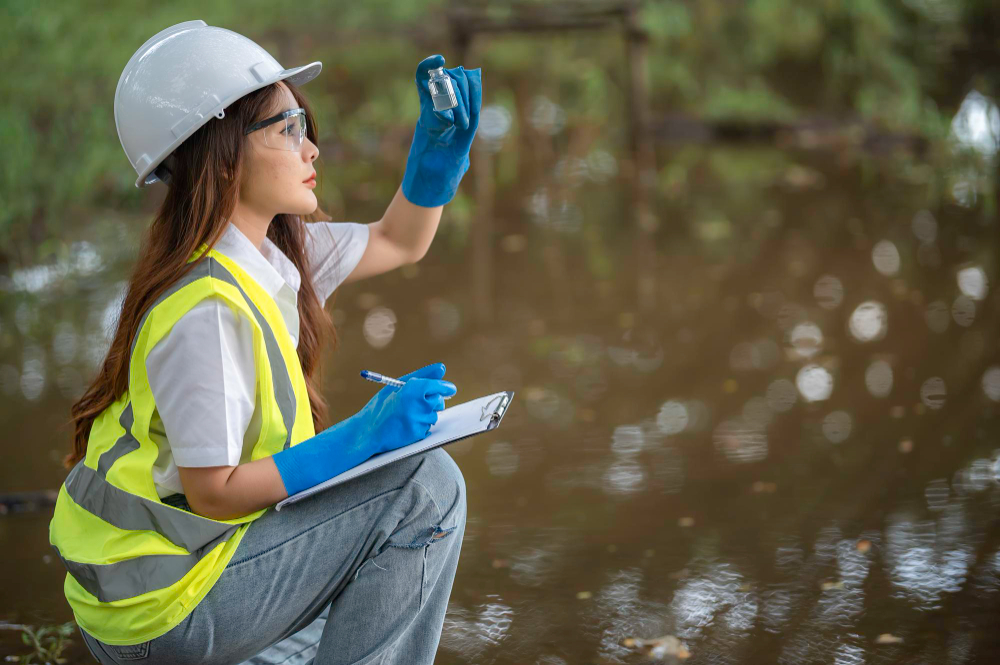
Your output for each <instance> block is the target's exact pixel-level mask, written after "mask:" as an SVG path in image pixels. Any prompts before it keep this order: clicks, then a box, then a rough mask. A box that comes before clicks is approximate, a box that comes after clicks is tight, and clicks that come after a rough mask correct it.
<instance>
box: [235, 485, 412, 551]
mask: <svg viewBox="0 0 1000 665" xmlns="http://www.w3.org/2000/svg"><path fill="white" fill-rule="evenodd" d="M401 489H403V488H402V487H396V488H393V489H391V490H386V491H385V492H382V493H381V494H376V495H375V496H373V497H371V498H370V499H368V500H367V501H363V502H361V503H359V504H358V505H356V506H353V507H351V508H348V509H347V510H344V511H342V512H339V513H337V514H336V515H333V516H332V517H329V518H327V519H325V520H323V521H322V522H317V523H316V524H313V525H312V526H311V527H309V528H308V529H306V530H305V531H300V532H298V533H297V534H295V535H294V536H292V537H291V538H288V539H286V540H283V541H281V542H280V543H277V544H275V545H272V546H271V547H269V548H267V549H266V550H264V551H263V552H258V553H257V554H254V555H253V556H251V557H247V558H246V559H240V560H238V561H232V562H230V563H229V565H228V566H226V568H236V567H237V566H241V565H243V564H244V563H247V562H250V561H253V560H254V559H256V558H257V557H260V556H263V555H265V554H267V553H268V552H271V551H273V550H276V549H278V548H279V547H282V546H284V545H287V544H288V543H290V542H292V541H293V540H295V539H296V538H298V537H299V536H303V535H305V534H307V533H309V532H310V531H312V530H313V529H315V528H317V527H321V526H323V525H324V524H326V523H328V522H330V521H332V520H335V519H337V518H338V517H340V516H341V515H344V514H345V513H349V512H351V511H352V510H354V509H355V508H360V507H361V506H364V505H366V504H368V503H371V502H372V501H374V500H375V499H378V498H379V497H382V496H385V495H386V494H389V493H390V492H398V491H399V490H401ZM251 524H252V522H251Z"/></svg>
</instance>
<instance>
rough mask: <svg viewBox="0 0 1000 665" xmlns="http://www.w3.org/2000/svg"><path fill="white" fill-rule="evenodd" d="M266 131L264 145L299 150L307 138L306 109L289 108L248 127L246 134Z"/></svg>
mask: <svg viewBox="0 0 1000 665" xmlns="http://www.w3.org/2000/svg"><path fill="white" fill-rule="evenodd" d="M257 130H263V131H264V145H266V146H267V147H268V148H276V149H278V150H291V151H293V152H294V151H298V150H301V149H302V143H303V142H304V141H305V138H306V110H305V109H302V108H299V109H289V110H287V111H284V112H282V113H279V114H278V115H276V116H273V117H271V118H268V119H267V120H261V121H260V122H257V123H254V124H252V125H250V126H249V127H247V129H246V131H245V132H244V134H250V133H251V132H256V131H257Z"/></svg>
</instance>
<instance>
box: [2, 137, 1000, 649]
mask: <svg viewBox="0 0 1000 665" xmlns="http://www.w3.org/2000/svg"><path fill="white" fill-rule="evenodd" d="M659 151H660V152H659V154H658V163H659V164H661V165H666V166H665V168H663V170H662V171H661V173H660V175H659V176H658V178H659V180H658V188H657V196H658V200H657V201H656V205H655V209H656V213H657V217H658V219H659V228H658V229H657V230H656V231H655V232H654V233H652V234H651V235H649V236H645V235H640V234H637V232H636V230H635V227H636V225H635V223H634V222H633V221H632V219H631V218H630V217H629V215H628V213H627V211H628V209H629V208H628V202H627V198H628V196H629V195H628V191H629V190H628V189H627V188H626V187H624V186H623V185H622V184H621V182H620V181H619V179H618V176H617V174H618V172H619V166H620V165H619V163H618V160H619V158H618V157H616V156H613V155H610V154H608V153H606V152H599V151H597V152H593V153H591V154H590V155H587V156H585V157H581V158H580V160H579V161H574V160H570V159H560V160H559V161H558V164H556V165H555V167H554V168H552V169H548V170H545V171H543V172H542V173H541V174H540V176H539V179H538V180H532V181H531V182H530V183H529V182H522V183H521V184H520V185H519V191H518V194H517V195H516V196H505V197H504V198H503V200H499V201H497V202H496V203H495V206H496V208H495V217H496V218H495V220H494V222H493V223H494V228H495V231H496V235H495V237H494V238H492V239H490V248H489V256H491V257H492V263H491V264H490V266H489V268H488V269H487V273H488V274H487V275H486V279H485V280H483V279H473V275H474V274H476V271H477V270H478V271H482V270H484V269H483V267H482V265H481V264H478V265H477V262H478V261H479V260H480V257H479V255H477V254H476V253H475V252H474V251H473V247H472V244H471V243H468V242H466V241H464V238H465V237H466V236H465V235H464V233H465V231H464V230H463V227H461V225H460V224H459V223H458V222H457V221H454V220H453V223H452V224H451V225H449V220H448V219H447V218H446V220H445V224H444V226H443V227H442V229H441V232H440V234H439V237H438V238H437V239H436V240H435V245H434V247H433V248H432V250H431V252H430V253H429V255H428V256H427V257H426V258H425V259H424V260H423V261H422V262H420V263H419V264H418V265H417V266H416V267H414V268H408V269H405V270H400V271H397V272H395V273H393V274H389V275H385V276H381V277H379V278H375V279H372V280H369V281H367V282H359V283H355V284H350V285H347V286H345V287H343V288H342V290H341V292H340V293H339V295H338V297H337V301H336V304H335V306H334V314H335V320H336V322H337V324H338V326H339V331H340V334H341V340H342V347H341V349H340V351H339V353H338V354H337V355H336V356H335V357H334V358H332V360H331V366H330V368H328V371H327V372H326V376H327V381H328V383H327V386H326V389H327V392H328V395H329V396H330V398H331V403H332V409H333V412H334V414H336V415H337V416H338V419H339V418H343V417H346V416H348V415H350V414H351V413H354V412H355V411H356V410H357V409H359V408H361V406H363V405H364V403H365V402H366V401H367V399H368V397H369V396H370V393H371V388H370V387H369V384H366V383H365V382H364V381H361V380H360V379H358V378H357V372H358V370H360V369H362V368H370V369H373V370H376V371H384V372H386V373H390V374H392V373H395V374H400V373H404V372H406V371H410V370H412V369H415V368H417V367H420V366H422V365H425V364H427V363H430V362H435V361H443V362H444V363H446V365H447V366H448V378H449V379H450V380H452V381H454V382H455V383H456V385H457V386H458V388H459V393H458V397H457V398H456V399H460V398H461V397H462V396H463V395H464V396H467V397H469V398H472V397H475V396H478V395H482V394H485V393H487V392H490V391H495V390H500V389H513V390H515V391H516V392H517V395H516V397H515V401H514V402H513V406H512V407H511V409H510V411H509V413H508V415H507V416H506V417H505V419H504V421H503V425H502V427H501V428H500V429H499V430H498V431H496V432H494V433H491V434H489V435H485V436H480V437H474V438H472V439H468V440H465V441H462V442H459V443H456V444H453V445H450V446H448V447H447V448H446V449H447V450H448V451H449V452H450V453H451V455H452V456H453V457H454V458H455V459H456V461H457V462H458V464H459V465H460V466H461V468H462V470H463V472H464V474H465V477H466V480H467V486H468V489H469V522H468V526H467V531H466V537H465V541H464V544H463V548H462V559H461V563H460V565H459V570H458V576H457V579H456V582H455V587H454V591H453V594H452V599H451V602H450V605H449V611H448V615H447V618H446V622H445V627H444V633H443V636H442V640H441V649H440V652H439V657H438V662H440V663H497V664H500V663H511V664H513V663H518V664H521V663H540V664H545V665H557V664H563V663H566V664H568V663H633V662H641V656H640V654H639V653H638V651H637V650H636V649H635V648H631V647H629V646H625V640H626V638H629V637H632V638H637V639H652V638H659V637H663V636H674V637H676V638H678V639H679V640H680V644H681V645H682V646H681V649H682V655H688V656H689V658H688V660H687V662H690V663H743V662H778V663H804V662H836V663H863V662H866V663H895V662H903V661H906V662H927V663H932V662H933V663H965V662H973V661H975V662H990V661H993V660H994V659H997V658H1000V641H998V638H997V637H996V630H995V626H996V624H997V621H998V620H1000V528H998V520H997V509H998V508H1000V484H998V477H1000V443H998V442H997V433H998V428H997V425H996V422H997V421H996V416H997V414H998V407H997V402H998V401H1000V356H998V353H997V351H998V345H997V339H998V336H997V333H998V331H1000V309H998V301H997V298H996V296H995V293H994V291H995V286H996V284H995V282H996V275H997V265H996V259H995V257H996V256H997V251H998V250H1000V246H998V243H1000V235H998V233H997V226H996V224H995V216H994V215H993V214H992V213H990V212H984V211H982V210H981V209H980V208H978V207H977V202H976V196H977V192H978V191H979V190H980V188H981V180H977V179H976V177H975V176H970V175H968V174H965V175H961V174H959V175H953V174H945V177H944V182H945V183H946V185H945V189H944V190H943V192H942V193H940V199H938V198H937V194H934V193H933V192H935V191H938V192H941V191H942V190H941V185H940V181H941V180H940V178H941V176H942V174H940V173H937V172H936V171H935V170H934V167H933V166H931V165H928V164H921V163H920V162H915V163H914V162H908V161H906V160H898V159H894V158H892V157H887V156H883V157H871V156H859V155H853V156H852V154H846V153H839V152H838V153H833V152H799V151H796V150H795V149H792V148H789V149H777V148H774V147H760V146H744V147H734V146H679V147H663V148H659ZM986 177H988V176H986ZM354 219H356V218H354ZM468 223H469V224H471V225H475V224H476V223H477V219H476V218H475V216H473V217H472V219H470V220H469V222H468ZM140 224H141V222H139V221H135V220H128V219H122V220H114V219H104V220H98V221H96V222H95V225H94V226H92V227H90V228H88V229H86V230H85V231H81V233H86V236H85V238H86V239H85V240H83V239H82V238H81V241H80V244H78V245H76V251H75V254H74V258H73V260H72V262H70V263H66V264H62V265H60V266H59V267H57V268H55V269H42V268H38V269H34V270H31V271H25V272H21V273H18V274H17V275H16V276H15V279H14V280H13V282H12V283H8V284H7V285H6V286H7V291H6V292H5V293H4V295H3V301H2V305H0V342H2V355H0V390H2V394H3V406H2V407H0V408H2V414H3V422H4V428H5V430H6V432H5V434H6V436H5V437H4V439H3V441H4V443H3V454H4V459H5V461H6V464H4V466H3V471H2V474H3V475H2V483H3V488H4V491H27V490H36V489H46V488H57V487H58V485H59V483H60V482H61V481H62V478H63V476H64V471H63V470H62V469H61V467H60V466H59V464H58V460H59V459H60V458H61V456H62V455H63V454H64V452H65V450H66V446H67V442H68V441H69V430H68V428H66V427H65V423H66V421H67V419H68V407H69V404H70V401H71V399H72V398H73V397H74V396H75V395H77V394H79V392H80V391H81V390H82V389H83V387H84V383H85V381H86V380H87V378H88V377H89V376H90V373H91V372H92V371H93V368H94V365H95V363H96V362H98V361H99V360H100V358H101V353H100V351H102V349H103V344H104V343H105V342H104V339H105V338H104V330H105V327H106V326H107V325H108V324H109V323H110V322H111V321H112V320H113V315H114V312H115V298H116V297H117V294H118V292H119V290H120V288H121V287H122V285H123V283H122V282H121V280H122V279H124V276H125V274H126V272H125V271H126V267H127V265H128V262H129V261H130V260H131V259H132V257H134V251H135V250H134V245H133V244H132V243H134V242H135V238H136V229H137V227H138V225H140ZM643 242H651V243H653V244H654V245H655V252H654V253H653V254H654V257H655V260H654V261H653V262H652V264H651V265H650V264H649V262H640V261H636V260H635V252H636V247H637V243H643ZM479 274H480V276H482V272H480V273H479ZM481 284H487V285H489V284H492V286H490V287H489V289H488V292H485V293H484V292H481V289H480V290H479V291H477V288H479V287H477V285H481ZM643 284H645V285H652V288H653V293H654V302H655V307H652V308H649V309H643V310H640V308H639V307H637V305H636V302H637V293H638V291H639V289H640V285H643ZM484 299H486V302H489V303H491V307H490V312H491V313H492V321H488V320H481V319H479V318H477V316H476V312H477V303H481V302H484ZM48 519H49V513H48V512H47V511H45V512H41V513H18V514H11V515H8V516H6V517H3V518H2V519H0V546H2V548H3V551H4V552H6V553H7V554H6V558H7V564H8V565H5V566H3V567H2V569H0V589H2V590H3V591H2V593H3V596H4V603H3V616H2V617H0V618H2V619H5V620H10V621H21V622H27V623H42V622H55V621H65V620H69V619H70V618H71V614H70V612H69V608H68V606H66V604H65V601H64V599H63V596H62V588H61V587H62V580H63V576H64V570H63V569H62V567H61V566H60V564H59V562H58V561H57V560H54V559H53V558H52V557H51V556H50V554H49V553H50V549H49V546H48V541H47V528H48ZM3 637H4V639H5V640H6V639H7V637H8V636H3ZM5 643H9V642H5ZM666 644H667V646H668V647H669V646H670V645H671V644H674V643H673V642H670V641H668V642H666ZM667 650H670V649H667ZM674 650H675V651H676V649H674Z"/></svg>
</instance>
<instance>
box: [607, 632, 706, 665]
mask: <svg viewBox="0 0 1000 665" xmlns="http://www.w3.org/2000/svg"><path fill="white" fill-rule="evenodd" d="M622 646H625V647H629V648H633V649H636V648H637V649H638V650H639V651H641V652H642V653H643V654H645V655H646V656H649V657H650V658H656V659H663V658H666V657H667V656H673V657H674V658H677V659H679V660H684V659H685V658H690V657H691V652H690V651H688V650H687V647H686V646H684V643H683V642H681V641H680V640H679V639H677V638H676V637H674V636H673V635H664V636H663V637H657V638H654V639H651V640H644V639H642V638H641V637H626V638H625V639H624V640H622Z"/></svg>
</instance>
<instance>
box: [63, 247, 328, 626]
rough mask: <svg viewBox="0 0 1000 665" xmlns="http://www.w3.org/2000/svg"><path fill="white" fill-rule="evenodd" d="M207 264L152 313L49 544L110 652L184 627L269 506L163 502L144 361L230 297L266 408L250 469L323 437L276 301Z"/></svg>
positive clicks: (69, 482) (232, 266)
mask: <svg viewBox="0 0 1000 665" xmlns="http://www.w3.org/2000/svg"><path fill="white" fill-rule="evenodd" d="M205 252H207V256H205V257H204V259H203V260H201V261H199V262H198V264H197V265H196V266H195V267H194V268H193V269H192V270H191V272H189V273H188V274H187V275H186V276H184V277H183V278H182V279H180V280H178V281H177V282H176V283H175V284H173V285H172V286H171V287H170V289H169V290H168V291H167V292H166V293H164V294H163V295H162V296H161V297H160V298H158V299H157V300H156V302H154V303H153V305H152V307H150V308H149V310H147V311H146V313H145V314H144V316H143V319H142V321H141V322H140V324H139V330H138V334H137V335H136V338H135V340H134V342H133V345H132V352H131V358H130V361H129V362H130V365H129V382H128V390H127V391H126V392H125V394H123V395H122V396H121V397H120V398H119V399H118V401H116V402H115V403H114V404H112V405H110V406H109V407H107V408H106V409H105V410H104V411H103V412H102V413H101V414H100V415H99V416H98V417H97V418H96V419H95V421H94V424H93V427H92V429H91V432H90V438H89V439H88V444H87V455H86V457H85V458H84V459H82V460H80V462H78V463H77V464H76V466H74V467H73V469H72V470H71V471H70V472H69V475H68V476H67V478H66V481H65V482H64V483H63V485H62V487H60V489H59V496H58V498H57V499H56V505H55V514H54V516H53V518H52V521H51V522H50V524H49V542H50V543H51V544H52V546H53V548H54V549H55V551H56V554H57V555H58V556H59V558H60V559H61V560H62V562H63V564H64V565H65V566H66V568H67V570H68V571H69V572H68V573H67V575H66V582H65V585H64V591H65V593H66V599H67V600H68V601H69V604H70V606H71V607H72V608H73V614H74V616H75V618H76V621H77V623H78V624H79V625H80V626H81V627H82V628H83V629H84V630H86V631H87V632H88V633H90V634H91V635H93V636H94V637H96V638H97V639H99V640H101V641H102V642H105V643H107V644H138V643H141V642H145V641H146V640H151V639H153V638H156V637H159V636H160V635H162V634H164V633H166V632H167V631H168V630H170V629H171V628H173V627H174V626H176V625H177V624H178V623H180V622H181V621H182V620H183V619H184V617H186V616H187V615H188V613H189V612H191V610H193V609H194V608H195V606H196V605H197V604H198V603H199V602H200V601H201V599H202V598H204V597H205V595H206V594H207V593H208V592H209V590H210V589H211V588H212V586H213V585H214V584H215V581H216V580H217V579H218V578H219V575H221V574H222V571H223V570H224V569H225V567H226V565H227V564H228V563H229V560H230V559H231V558H232V557H233V554H235V553H236V548H237V546H238V545H239V544H240V541H241V540H242V539H243V535H244V534H245V533H246V530H247V528H248V527H249V524H250V522H252V521H253V520H255V519H257V518H258V517H260V516H261V515H263V514H264V513H265V512H266V511H267V508H266V507H265V508H262V509H261V510H258V511H256V512H254V513H251V514H249V515H245V516H243V517H239V518H234V519H229V520H214V519H208V518H206V517H202V516H200V515H197V514H195V513H193V512H190V511H187V510H183V509H181V508H175V507H174V506H171V505H169V504H166V503H163V501H161V500H160V498H159V496H158V495H157V492H156V489H155V486H154V484H153V473H152V469H153V464H154V462H155V461H156V458H157V455H158V453H159V447H158V445H157V444H156V442H155V441H154V439H153V438H151V437H150V435H149V424H150V419H151V417H152V414H153V410H154V408H155V407H156V404H155V402H154V400H153V394H152V391H151V390H150V387H149V381H148V379H147V377H146V363H145V359H146V356H147V354H148V353H149V351H150V349H152V348H153V345H155V344H156V343H157V342H158V341H159V340H160V339H161V338H163V336H164V335H166V334H167V332H169V331H170V329H171V327H172V326H173V325H174V323H176V322H177V320H178V319H180V318H181V316H183V315H184V313H185V312H187V311H188V310H189V309H191V308H192V307H193V306H194V305H195V304H197V303H198V302H199V301H201V300H202V299H204V298H207V297H209V296H221V297H222V298H224V299H225V301H226V302H227V304H228V305H229V306H230V307H231V308H232V309H233V311H234V312H236V310H239V311H241V312H243V313H244V314H245V315H246V316H247V317H248V318H249V319H250V321H252V322H253V328H254V333H253V334H254V358H255V360H256V369H257V390H258V393H259V398H260V405H261V410H262V413H261V430H260V437H259V438H258V439H257V442H256V443H255V444H254V447H253V453H252V455H251V460H257V459H260V458H262V457H266V456H268V455H273V454H274V453H276V452H278V451H280V450H283V449H285V448H288V447H289V446H294V445H295V444H297V443H299V442H300V441H304V440H305V439H308V438H310V437H312V436H314V435H315V430H314V428H313V420H312V413H311V410H310V406H309V396H308V393H307V392H306V384H305V379H304V377H303V375H302V367H301V365H300V364H299V358H298V355H297V353H296V350H295V346H294V345H293V342H292V338H291V335H290V334H289V332H288V328H287V326H286V325H285V322H284V319H283V318H282V316H281V313H280V311H279V310H278V306H277V304H276V303H275V302H274V299H273V298H271V296H270V295H269V294H268V293H267V291H265V290H264V289H263V288H262V287H261V286H260V285H259V284H258V283H257V282H256V281H254V279H253V278H252V277H250V275H248V274H247V273H246V272H245V271H244V270H243V269H242V268H241V267H240V266H239V265H238V264H237V263H236V262H235V261H233V260H232V259H230V258H229V257H228V256H226V255H224V254H221V253H219V252H217V251H215V250H214V249H209V248H208V247H207V245H205V244H202V246H201V247H199V248H198V249H197V250H196V251H195V253H194V254H193V255H192V257H191V258H190V259H189V260H188V262H189V263H190V262H192V261H195V260H196V259H197V258H198V257H199V256H200V255H201V254H203V253H205Z"/></svg>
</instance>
